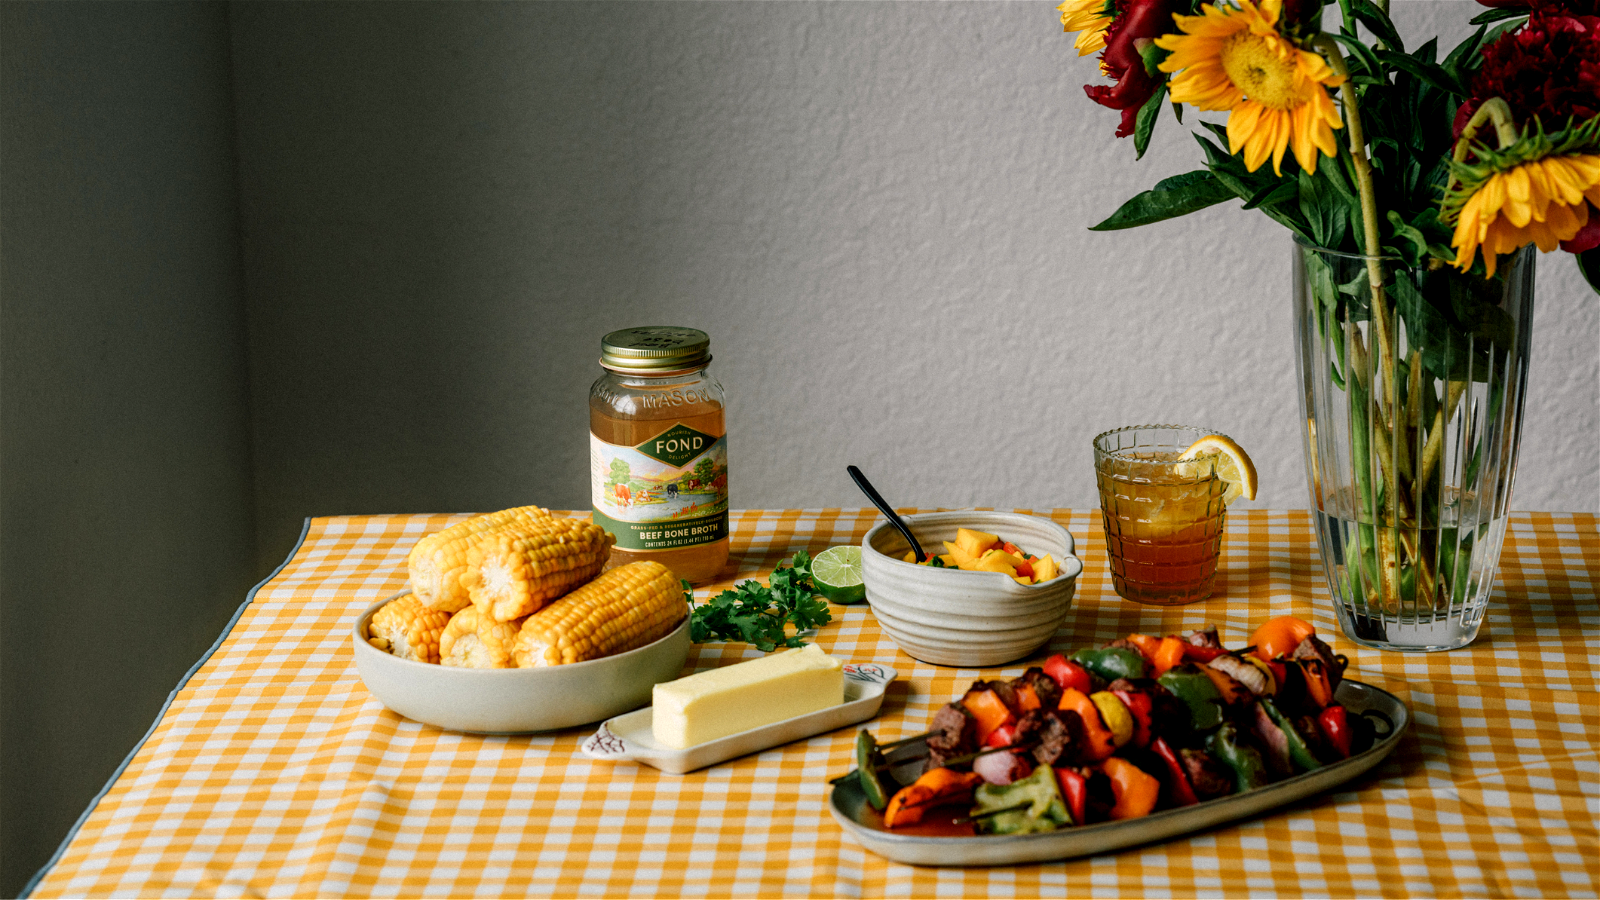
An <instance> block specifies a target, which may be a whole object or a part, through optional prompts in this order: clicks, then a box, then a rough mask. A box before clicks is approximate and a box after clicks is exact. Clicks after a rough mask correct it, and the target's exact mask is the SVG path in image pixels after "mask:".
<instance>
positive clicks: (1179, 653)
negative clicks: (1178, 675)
mask: <svg viewBox="0 0 1600 900" xmlns="http://www.w3.org/2000/svg"><path fill="white" fill-rule="evenodd" d="M1184 643H1185V642H1184V641H1182V640H1179V639H1178V638H1175V637H1164V638H1162V639H1161V644H1160V646H1158V647H1156V653H1155V656H1152V657H1151V658H1150V665H1151V666H1152V667H1154V669H1155V672H1154V674H1152V675H1151V676H1150V677H1151V678H1160V677H1161V676H1162V674H1163V673H1164V672H1166V671H1167V670H1168V669H1170V668H1172V667H1173V666H1179V665H1182V664H1183V645H1184Z"/></svg>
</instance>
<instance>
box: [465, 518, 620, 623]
mask: <svg viewBox="0 0 1600 900" xmlns="http://www.w3.org/2000/svg"><path fill="white" fill-rule="evenodd" d="M614 543H616V538H615V537H613V536H612V535H611V533H610V532H608V531H606V530H605V529H604V528H601V527H600V526H598V525H593V524H590V523H589V522H585V521H582V520H581V519H556V518H548V519H527V520H522V521H518V522H513V523H510V524H507V525H505V526H503V527H501V528H496V529H494V530H493V531H486V532H483V533H481V534H479V535H478V537H477V539H476V540H475V541H474V542H473V543H472V545H471V546H470V547H468V548H467V570H466V572H464V573H463V574H462V576H461V583H462V584H463V585H465V586H466V588H467V593H468V594H469V595H470V596H471V598H472V605H473V606H475V607H477V609H478V614H479V615H481V616H484V617H485V618H489V619H493V620H495V621H496V622H509V621H511V620H512V619H520V618H522V617H523V616H526V615H529V614H530V613H533V612H537V611H538V609H539V608H540V607H542V606H544V605H545V604H546V603H548V602H550V601H551V600H554V599H555V598H557V597H559V596H561V595H562V594H565V593H567V592H568V591H570V590H572V589H573V588H575V587H577V586H578V585H580V584H583V583H584V582H586V581H588V580H590V579H591V578H594V577H595V576H596V575H598V574H600V570H601V569H602V568H603V567H604V566H605V564H606V560H607V559H608V558H609V557H610V556H611V545H612V544H614Z"/></svg>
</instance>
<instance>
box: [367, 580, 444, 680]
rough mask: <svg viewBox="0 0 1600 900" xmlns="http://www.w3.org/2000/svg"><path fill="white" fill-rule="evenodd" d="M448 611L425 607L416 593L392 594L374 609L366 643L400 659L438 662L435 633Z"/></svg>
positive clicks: (437, 634)
mask: <svg viewBox="0 0 1600 900" xmlns="http://www.w3.org/2000/svg"><path fill="white" fill-rule="evenodd" d="M449 621H450V614H449V613H447V612H444V611H442V610H437V609H428V608H427V607H425V606H423V605H422V602H421V601H419V600H418V599H417V595H416V594H406V595H405V596H404V597H396V598H395V599H393V600H390V601H389V602H388V603H385V604H384V605H383V606H381V607H379V608H378V611H377V612H375V613H373V614H372V619H371V621H369V622H368V623H367V643H369V644H371V645H372V646H374V647H377V648H378V649H379V650H383V651H385V652H387V653H392V654H394V655H395V656H398V657H400V658H401V659H410V660H415V661H416V662H425V663H437V662H438V661H439V636H440V635H441V634H442V633H443V632H444V630H445V626H446V624H447V623H449Z"/></svg>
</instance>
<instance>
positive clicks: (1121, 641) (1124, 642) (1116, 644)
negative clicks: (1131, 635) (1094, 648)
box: [1101, 638, 1144, 657]
mask: <svg viewBox="0 0 1600 900" xmlns="http://www.w3.org/2000/svg"><path fill="white" fill-rule="evenodd" d="M1113 648H1121V649H1123V650H1132V651H1133V652H1135V653H1138V654H1139V656H1140V657H1143V656H1144V654H1143V653H1142V652H1140V650H1139V645H1138V644H1135V643H1134V642H1133V641H1130V640H1128V639H1127V638H1117V639H1116V640H1114V641H1112V642H1110V643H1108V644H1106V645H1105V646H1104V647H1102V648H1101V649H1104V650H1111V649H1113Z"/></svg>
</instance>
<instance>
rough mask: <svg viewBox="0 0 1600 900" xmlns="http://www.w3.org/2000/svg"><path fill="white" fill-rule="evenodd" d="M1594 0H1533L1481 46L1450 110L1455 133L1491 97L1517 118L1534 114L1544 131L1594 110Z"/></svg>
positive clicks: (1598, 96) (1598, 54)
mask: <svg viewBox="0 0 1600 900" xmlns="http://www.w3.org/2000/svg"><path fill="white" fill-rule="evenodd" d="M1597 8H1600V0H1535V2H1534V3H1533V15H1532V16H1531V17H1529V19H1528V21H1527V23H1526V24H1524V25H1523V26H1522V27H1520V28H1518V29H1517V30H1516V31H1513V32H1511V33H1509V34H1506V35H1504V36H1502V37H1501V38H1500V39H1499V40H1497V41H1495V42H1494V43H1493V44H1490V45H1489V46H1488V47H1485V48H1484V49H1483V68H1482V69H1480V70H1479V72H1478V74H1477V76H1476V77H1474V78H1473V81H1472V96H1471V97H1470V98H1469V99H1468V100H1467V102H1465V103H1463V104H1461V108H1460V109H1459V110H1457V111H1456V121H1455V134H1456V136H1457V137H1460V136H1461V130H1462V129H1463V128H1465V127H1466V124H1467V120H1468V119H1470V118H1472V114H1473V113H1475V112H1477V110H1478V107H1479V106H1480V105H1482V103H1483V102H1484V101H1485V100H1488V99H1489V98H1491V97H1499V98H1501V99H1503V100H1505V101H1506V103H1508V104H1510V106H1511V112H1512V114H1513V115H1514V116H1516V120H1517V124H1518V125H1519V126H1520V125H1523V124H1525V123H1527V122H1528V120H1529V119H1531V118H1532V117H1534V116H1537V117H1538V118H1539V120H1540V122H1541V123H1542V124H1543V125H1544V128H1545V130H1546V131H1557V130H1559V129H1562V128H1565V127H1566V125H1567V121H1568V119H1570V118H1572V117H1577V119H1578V121H1580V122H1581V121H1585V120H1588V119H1590V118H1593V117H1594V116H1596V115H1600V9H1597Z"/></svg>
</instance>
